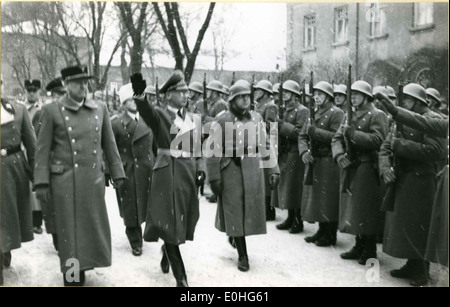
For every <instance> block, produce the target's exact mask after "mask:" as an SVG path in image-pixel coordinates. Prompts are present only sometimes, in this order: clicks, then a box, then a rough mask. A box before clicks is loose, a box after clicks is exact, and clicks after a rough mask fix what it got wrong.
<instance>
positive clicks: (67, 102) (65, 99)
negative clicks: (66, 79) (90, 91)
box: [59, 93, 97, 112]
mask: <svg viewBox="0 0 450 307" xmlns="http://www.w3.org/2000/svg"><path fill="white" fill-rule="evenodd" d="M59 102H60V103H61V104H62V105H63V106H64V107H66V108H67V109H69V110H72V111H75V112H77V111H78V110H79V109H80V108H81V107H82V106H85V107H87V108H90V109H97V103H96V102H95V101H94V100H92V99H90V98H88V97H86V98H85V99H84V102H83V104H82V105H78V104H76V103H75V102H74V101H73V100H72V99H70V98H69V96H68V94H67V93H66V94H65V95H64V96H62V97H61V99H60V101H59Z"/></svg>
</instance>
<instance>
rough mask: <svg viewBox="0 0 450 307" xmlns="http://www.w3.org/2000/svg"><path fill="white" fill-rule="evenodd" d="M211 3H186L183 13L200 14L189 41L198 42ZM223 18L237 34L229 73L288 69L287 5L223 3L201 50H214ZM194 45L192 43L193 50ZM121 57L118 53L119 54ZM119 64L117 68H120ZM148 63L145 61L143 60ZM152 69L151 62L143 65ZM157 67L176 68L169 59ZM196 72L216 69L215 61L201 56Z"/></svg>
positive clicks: (231, 45)
mask: <svg viewBox="0 0 450 307" xmlns="http://www.w3.org/2000/svg"><path fill="white" fill-rule="evenodd" d="M208 5H209V3H196V2H187V3H186V2H185V3H181V4H180V9H184V10H189V11H191V10H192V12H198V14H199V16H200V18H199V21H198V23H195V22H194V23H192V24H191V25H190V26H189V32H190V33H191V34H190V35H189V38H190V39H191V40H192V39H195V38H196V37H197V33H198V30H199V29H200V27H201V24H202V23H203V20H204V18H205V16H206V11H207V8H208ZM221 17H222V19H223V24H224V26H225V27H226V28H227V30H229V32H233V33H234V34H233V35H232V36H231V39H230V42H229V48H228V49H229V50H230V51H233V52H234V53H235V56H234V57H232V58H229V59H228V61H227V62H226V63H225V64H224V69H226V70H257V71H275V67H276V64H278V65H280V68H281V69H283V68H284V67H285V66H286V59H285V48H286V4H285V3H221V2H218V3H217V4H216V8H215V11H214V15H213V19H212V20H211V24H210V28H209V29H208V32H207V33H206V36H205V39H204V41H203V44H202V49H212V47H213V42H212V34H211V31H212V28H213V27H214V24H215V22H217V20H218V19H220V18H221ZM193 45H194V42H193V41H191V42H190V46H191V49H193ZM118 54H119V53H118ZM116 58H117V61H115V63H114V64H116V65H118V64H119V62H118V60H119V59H118V57H117V56H116ZM144 60H145V59H144ZM144 64H146V65H149V62H148V61H146V63H144ZM156 65H157V66H167V67H173V65H174V60H173V59H172V58H169V57H164V56H159V57H157V58H156ZM196 67H197V68H207V69H214V57H212V56H204V55H199V57H198V58H197V62H196Z"/></svg>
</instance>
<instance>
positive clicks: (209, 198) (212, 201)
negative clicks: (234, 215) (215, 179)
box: [207, 194, 217, 203]
mask: <svg viewBox="0 0 450 307" xmlns="http://www.w3.org/2000/svg"><path fill="white" fill-rule="evenodd" d="M207 199H208V201H209V202H210V203H216V202H217V196H216V195H214V194H213V195H211V196H210V197H207Z"/></svg>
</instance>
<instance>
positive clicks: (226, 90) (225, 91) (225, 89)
mask: <svg viewBox="0 0 450 307" xmlns="http://www.w3.org/2000/svg"><path fill="white" fill-rule="evenodd" d="M229 95H230V88H229V87H228V86H227V85H225V84H224V85H223V94H222V99H223V100H225V101H228V96H229Z"/></svg>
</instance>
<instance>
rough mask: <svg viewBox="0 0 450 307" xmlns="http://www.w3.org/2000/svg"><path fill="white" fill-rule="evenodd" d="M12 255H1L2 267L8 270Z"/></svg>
mask: <svg viewBox="0 0 450 307" xmlns="http://www.w3.org/2000/svg"><path fill="white" fill-rule="evenodd" d="M11 261H12V255H11V252H6V253H3V266H4V267H5V268H9V267H10V266H11Z"/></svg>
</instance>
